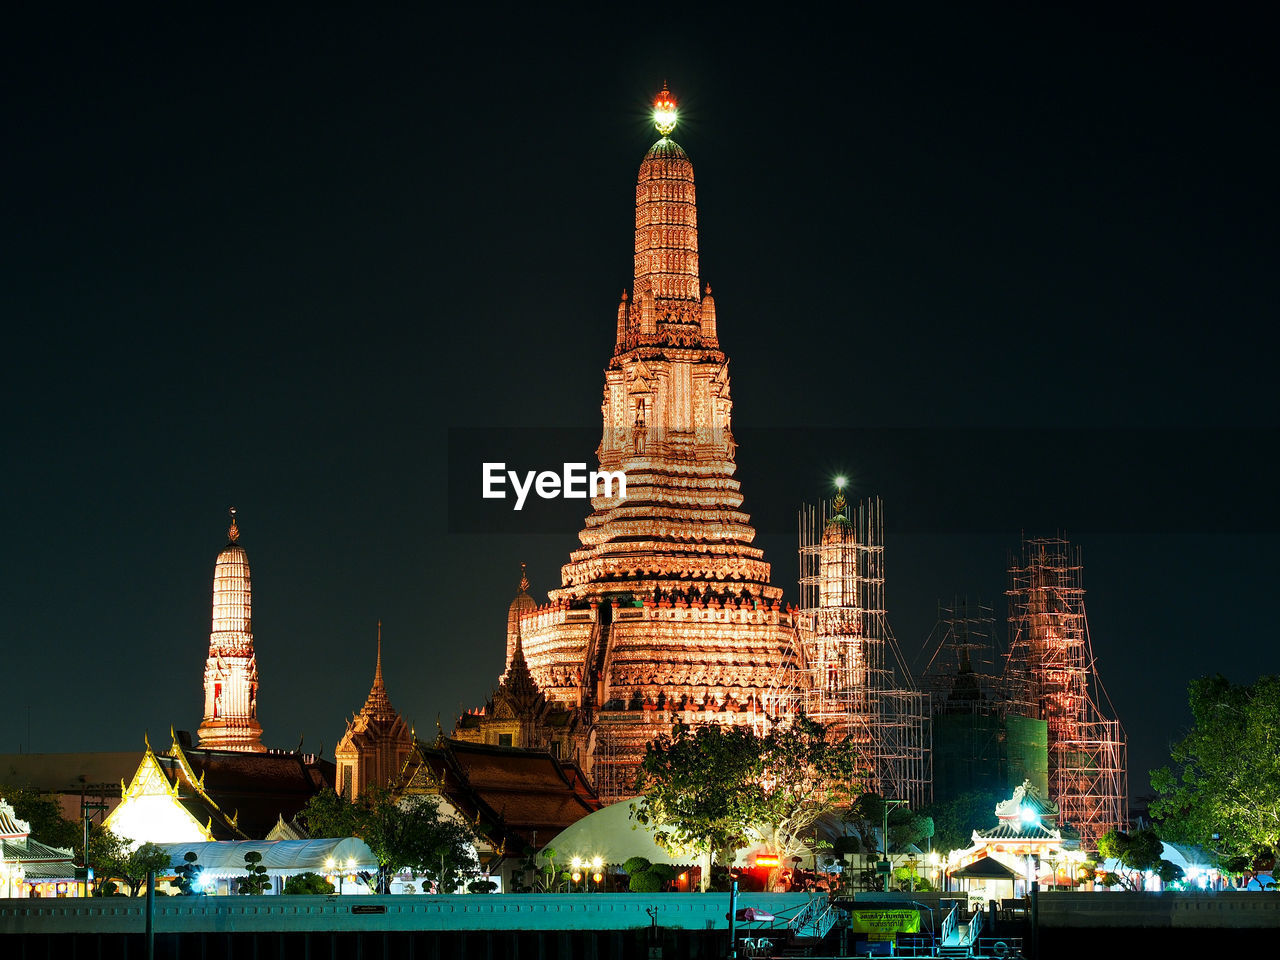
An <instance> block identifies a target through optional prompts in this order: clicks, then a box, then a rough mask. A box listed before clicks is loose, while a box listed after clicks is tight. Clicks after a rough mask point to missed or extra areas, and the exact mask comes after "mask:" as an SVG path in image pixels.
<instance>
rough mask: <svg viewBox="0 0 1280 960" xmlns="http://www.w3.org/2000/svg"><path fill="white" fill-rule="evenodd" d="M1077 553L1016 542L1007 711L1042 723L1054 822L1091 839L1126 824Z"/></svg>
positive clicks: (1124, 783) (1057, 545)
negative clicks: (1018, 549)
mask: <svg viewBox="0 0 1280 960" xmlns="http://www.w3.org/2000/svg"><path fill="white" fill-rule="evenodd" d="M1083 570H1084V568H1083V564H1082V563H1081V558H1080V549H1079V548H1078V547H1073V546H1072V545H1071V544H1070V543H1069V542H1068V541H1066V540H1064V539H1032V540H1023V543H1022V555H1021V557H1020V558H1018V559H1016V560H1015V561H1013V562H1012V563H1011V564H1010V567H1009V576H1010V587H1009V590H1008V591H1007V593H1008V597H1009V637H1010V642H1009V651H1008V654H1007V657H1006V662H1005V680H1006V682H1007V683H1008V685H1009V689H1010V700H1011V703H1010V707H1009V709H1010V711H1011V712H1022V713H1023V714H1024V715H1025V716H1028V717H1034V718H1039V719H1042V720H1043V721H1045V724H1046V726H1047V728H1048V781H1049V794H1050V796H1051V797H1052V798H1053V799H1054V800H1055V801H1056V802H1057V803H1058V807H1059V823H1061V824H1066V825H1070V826H1072V827H1074V828H1075V829H1076V830H1078V831H1079V832H1080V839H1081V842H1082V844H1083V845H1084V846H1085V847H1086V848H1089V849H1096V847H1097V842H1098V838H1099V837H1101V836H1102V835H1103V834H1104V833H1106V832H1107V831H1108V830H1111V829H1113V828H1114V829H1124V828H1125V826H1126V824H1127V820H1128V817H1127V806H1128V795H1129V790H1128V773H1127V758H1126V742H1125V735H1124V730H1123V728H1122V727H1121V726H1120V722H1119V721H1118V720H1116V719H1113V718H1114V717H1115V710H1114V708H1113V707H1112V705H1111V702H1110V699H1109V698H1108V697H1107V695H1106V690H1105V689H1104V688H1103V686H1102V683H1101V681H1100V680H1099V678H1098V675H1097V671H1096V670H1095V662H1094V656H1093V644H1092V641H1091V639H1090V636H1089V623H1088V618H1087V617H1086V615H1085V606H1084V586H1083Z"/></svg>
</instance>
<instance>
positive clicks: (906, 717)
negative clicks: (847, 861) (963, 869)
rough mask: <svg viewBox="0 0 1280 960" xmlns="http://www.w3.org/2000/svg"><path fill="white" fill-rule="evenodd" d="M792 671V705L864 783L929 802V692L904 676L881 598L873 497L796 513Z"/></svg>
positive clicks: (880, 528)
mask: <svg viewBox="0 0 1280 960" xmlns="http://www.w3.org/2000/svg"><path fill="white" fill-rule="evenodd" d="M799 540H800V609H799V611H798V612H797V639H798V647H799V652H800V658H799V671H798V675H797V677H796V683H795V685H794V687H793V692H792V697H793V703H794V705H795V707H797V708H802V709H803V710H804V711H805V713H806V714H807V715H808V716H809V717H811V718H812V719H814V720H817V721H818V722H820V723H822V724H825V725H827V726H828V728H829V730H830V735H831V736H833V737H835V738H838V739H841V740H846V741H847V742H848V743H849V744H850V745H851V747H852V748H853V749H854V750H855V751H857V754H858V758H859V767H860V772H861V774H862V776H863V777H864V778H865V779H866V781H867V789H869V790H874V791H876V792H878V793H880V794H881V795H882V796H884V797H886V798H887V799H900V800H906V801H908V802H909V803H911V804H912V805H919V804H922V803H927V802H929V800H930V799H932V783H933V777H932V770H931V768H930V742H929V739H930V729H929V703H928V701H929V698H928V696H927V694H924V693H922V692H921V691H920V690H919V689H918V688H917V687H916V685H915V683H914V682H913V680H912V679H911V672H910V670H909V669H908V668H907V665H906V662H905V661H904V660H903V657H902V651H901V649H900V648H899V646H898V641H897V639H896V638H895V637H894V635H893V631H892V630H890V628H889V621H888V617H887V615H886V612H885V602H884V584H885V576H884V517H883V509H882V507H881V503H880V500H879V498H875V499H870V500H866V501H864V502H863V503H861V504H859V505H858V506H857V508H856V510H855V509H853V508H852V507H851V506H850V505H849V504H848V503H847V502H846V501H845V498H844V495H843V494H838V495H837V496H836V498H835V500H834V501H833V502H832V503H831V504H830V505H828V503H827V502H826V501H823V502H822V503H821V504H819V505H818V506H816V507H814V506H809V505H806V506H805V507H803V508H802V509H801V511H800V518H799Z"/></svg>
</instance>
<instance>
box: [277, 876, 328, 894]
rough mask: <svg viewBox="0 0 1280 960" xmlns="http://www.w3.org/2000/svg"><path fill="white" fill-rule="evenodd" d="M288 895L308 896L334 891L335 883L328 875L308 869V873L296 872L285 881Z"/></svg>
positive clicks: (285, 889) (285, 890)
mask: <svg viewBox="0 0 1280 960" xmlns="http://www.w3.org/2000/svg"><path fill="white" fill-rule="evenodd" d="M284 892H285V894H286V895H287V896H306V895H311V896H315V895H319V894H330V893H333V884H332V883H330V882H329V878H328V877H324V876H321V875H320V874H318V873H313V872H311V871H310V870H308V871H307V872H306V873H295V874H294V875H293V876H292V877H289V878H288V879H287V880H285V882H284Z"/></svg>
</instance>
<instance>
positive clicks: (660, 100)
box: [653, 80, 676, 137]
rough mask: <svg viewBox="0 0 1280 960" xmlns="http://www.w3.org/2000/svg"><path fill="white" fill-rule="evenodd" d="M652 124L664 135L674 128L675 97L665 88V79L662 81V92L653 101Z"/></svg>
mask: <svg viewBox="0 0 1280 960" xmlns="http://www.w3.org/2000/svg"><path fill="white" fill-rule="evenodd" d="M653 125H654V126H655V127H657V128H658V132H659V133H660V134H662V135H663V136H664V137H665V136H667V135H668V134H670V133H671V131H672V130H674V129H675V128H676V98H675V97H673V96H672V95H671V91H670V90H668V89H667V81H665V80H663V81H662V92H661V93H660V94H658V96H657V98H656V99H655V100H654V101H653Z"/></svg>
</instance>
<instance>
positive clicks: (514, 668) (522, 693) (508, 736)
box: [453, 564, 588, 763]
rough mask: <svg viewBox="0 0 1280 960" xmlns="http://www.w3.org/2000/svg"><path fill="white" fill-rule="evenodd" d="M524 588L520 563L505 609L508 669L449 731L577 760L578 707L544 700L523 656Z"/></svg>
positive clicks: (582, 729) (581, 737)
mask: <svg viewBox="0 0 1280 960" xmlns="http://www.w3.org/2000/svg"><path fill="white" fill-rule="evenodd" d="M528 589H529V577H528V575H527V573H525V571H524V564H521V575H520V587H519V590H518V591H517V593H516V598H515V599H514V600H512V601H511V606H510V608H509V610H508V613H507V625H508V626H507V638H508V644H509V646H508V654H507V668H506V670H504V671H503V674H502V680H501V682H500V683H499V684H498V689H497V690H495V691H494V692H493V694H492V695H491V696H490V697H489V700H488V701H487V702H486V703H485V705H484V706H483V707H480V708H478V709H475V710H470V711H468V712H467V713H464V714H463V715H462V716H461V717H460V718H459V719H458V723H457V726H456V727H455V728H454V732H453V736H454V737H455V738H456V739H458V740H460V741H465V742H467V743H488V744H492V745H493V746H499V747H525V748H528V749H533V750H545V751H547V752H548V753H550V754H551V755H552V756H554V757H557V758H562V759H565V760H572V761H573V762H575V763H581V761H582V759H583V753H584V751H585V748H586V744H587V741H586V736H587V732H588V731H587V728H586V725H585V724H584V723H582V711H581V710H579V709H578V708H577V707H572V706H568V705H565V704H561V703H558V702H556V701H554V700H549V699H548V698H547V696H546V694H544V693H543V692H542V691H541V690H539V689H538V685H537V684H536V683H535V682H534V680H533V675H532V674H531V673H530V672H529V664H528V662H527V661H526V659H525V656H524V642H523V638H522V637H521V635H520V617H521V615H522V614H523V613H524V612H526V611H528V610H532V609H533V607H534V602H533V598H532V597H530V596H529V593H528Z"/></svg>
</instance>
